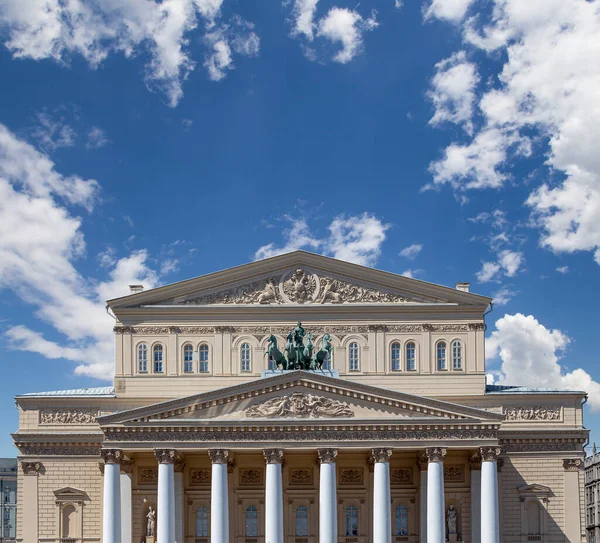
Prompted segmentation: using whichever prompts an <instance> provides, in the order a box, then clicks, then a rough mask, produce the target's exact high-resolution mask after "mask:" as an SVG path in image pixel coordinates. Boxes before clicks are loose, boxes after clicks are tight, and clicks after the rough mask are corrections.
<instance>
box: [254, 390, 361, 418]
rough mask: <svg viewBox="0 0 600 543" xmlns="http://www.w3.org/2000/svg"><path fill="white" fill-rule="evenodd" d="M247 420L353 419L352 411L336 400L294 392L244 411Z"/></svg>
mask: <svg viewBox="0 0 600 543" xmlns="http://www.w3.org/2000/svg"><path fill="white" fill-rule="evenodd" d="M246 416H247V417H249V418H261V417H262V418H279V417H299V418H307V417H310V418H324V417H327V418H329V417H331V418H337V417H353V416H354V411H352V409H350V407H349V406H348V405H346V404H345V403H342V402H340V401H338V400H333V399H331V398H325V397H322V396H313V395H312V394H303V393H302V392H295V393H294V394H292V395H290V396H280V397H278V398H271V399H270V400H267V401H266V402H263V403H261V404H257V405H251V406H250V407H248V409H246Z"/></svg>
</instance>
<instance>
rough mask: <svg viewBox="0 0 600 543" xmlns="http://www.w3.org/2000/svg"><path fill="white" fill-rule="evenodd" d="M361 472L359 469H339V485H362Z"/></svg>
mask: <svg viewBox="0 0 600 543" xmlns="http://www.w3.org/2000/svg"><path fill="white" fill-rule="evenodd" d="M363 475H364V473H363V470H362V469H360V468H355V469H341V470H340V484H341V485H362V484H363V480H364V478H363Z"/></svg>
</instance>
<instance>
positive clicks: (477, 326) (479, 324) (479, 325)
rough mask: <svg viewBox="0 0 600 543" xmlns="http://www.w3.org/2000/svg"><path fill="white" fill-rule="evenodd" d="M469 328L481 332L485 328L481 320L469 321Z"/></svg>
mask: <svg viewBox="0 0 600 543" xmlns="http://www.w3.org/2000/svg"><path fill="white" fill-rule="evenodd" d="M468 327H469V330H470V331H473V332H478V331H481V332H483V331H484V330H485V324H484V323H483V322H470V323H469V324H468Z"/></svg>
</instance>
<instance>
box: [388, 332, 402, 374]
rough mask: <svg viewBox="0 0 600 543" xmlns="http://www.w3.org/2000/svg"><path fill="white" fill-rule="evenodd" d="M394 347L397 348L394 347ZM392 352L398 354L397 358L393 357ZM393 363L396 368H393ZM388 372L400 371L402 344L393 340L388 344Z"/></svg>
mask: <svg viewBox="0 0 600 543" xmlns="http://www.w3.org/2000/svg"><path fill="white" fill-rule="evenodd" d="M395 345H397V346H398V348H397V349H396V347H394V346H395ZM394 351H397V352H398V357H397V358H395V357H394ZM395 363H397V367H395ZM390 370H391V371H394V372H396V371H402V343H401V342H400V341H399V340H397V339H395V340H393V341H392V342H391V343H390Z"/></svg>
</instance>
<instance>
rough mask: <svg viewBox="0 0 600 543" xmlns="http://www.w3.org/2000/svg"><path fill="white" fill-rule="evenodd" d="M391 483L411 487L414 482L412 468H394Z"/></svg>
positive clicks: (391, 473)
mask: <svg viewBox="0 0 600 543" xmlns="http://www.w3.org/2000/svg"><path fill="white" fill-rule="evenodd" d="M390 482H391V483H392V484H393V485H411V484H412V482H413V470H412V468H394V469H392V470H391V471H390Z"/></svg>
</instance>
